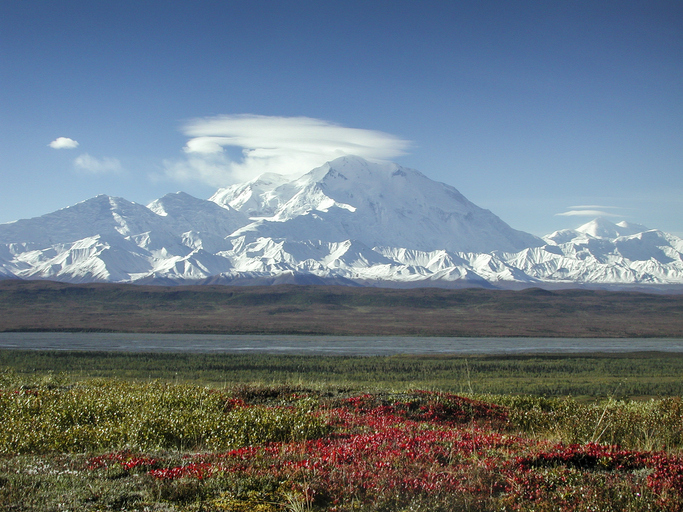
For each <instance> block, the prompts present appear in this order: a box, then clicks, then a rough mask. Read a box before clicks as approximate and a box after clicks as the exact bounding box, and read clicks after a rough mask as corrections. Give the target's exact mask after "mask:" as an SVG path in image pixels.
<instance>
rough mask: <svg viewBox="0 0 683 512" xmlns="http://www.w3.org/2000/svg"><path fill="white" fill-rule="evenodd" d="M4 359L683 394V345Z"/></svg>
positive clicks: (194, 373)
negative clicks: (545, 351) (659, 349)
mask: <svg viewBox="0 0 683 512" xmlns="http://www.w3.org/2000/svg"><path fill="white" fill-rule="evenodd" d="M0 368H13V369H14V370H15V371H16V372H17V373H18V374H20V375H21V376H22V378H25V379H29V380H30V379H33V378H34V377H33V376H34V375H35V379H37V381H36V383H38V384H40V379H44V378H45V375H47V374H48V372H53V374H64V375H63V378H66V379H67V380H82V379H87V378H96V377H107V378H110V377H114V378H120V379H127V380H136V381H139V382H148V381H153V380H161V381H167V382H174V381H178V380H181V381H183V382H187V383H192V384H197V385H202V386H206V385H208V386H211V387H224V386H234V385H240V384H244V383H247V384H258V385H283V384H286V385H305V386H308V387H316V388H319V389H322V388H326V387H333V388H334V387H337V388H346V389H353V390H357V391H361V390H367V389H370V390H385V391H386V390H406V389H435V390H436V389H438V390H441V391H448V392H454V393H492V394H527V395H541V396H549V397H551V396H559V397H562V396H567V395H572V396H575V397H607V396H615V397H619V398H631V397H657V396H683V378H682V377H683V354H675V353H672V354H664V353H633V354H584V355H562V356H558V355H519V356H467V357H461V356H373V357H348V356H330V357H323V356H303V355H302V356H297V355H266V354H250V355H239V354H237V355H235V354H177V353H157V354H148V353H131V352H109V353H95V352H72V351H19V350H2V351H0Z"/></svg>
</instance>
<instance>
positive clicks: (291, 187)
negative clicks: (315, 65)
mask: <svg viewBox="0 0 683 512" xmlns="http://www.w3.org/2000/svg"><path fill="white" fill-rule="evenodd" d="M211 200H212V201H215V202H216V203H218V204H220V205H222V206H230V207H233V208H235V209H237V210H239V211H242V212H244V213H246V214H248V215H249V216H250V217H252V218H254V219H255V221H254V222H253V223H251V224H249V225H247V226H245V227H244V228H242V229H241V230H239V231H238V232H236V233H234V235H235V236H245V237H246V238H247V239H249V240H256V239H258V238H264V237H265V238H286V239H288V240H297V241H305V240H321V241H325V242H342V241H344V240H355V241H358V242H362V243H364V244H365V245H367V246H368V247H377V246H382V247H405V248H409V249H417V250H422V251H433V250H438V249H445V250H448V251H455V252H490V251H494V250H503V251H514V250H521V249H523V248H525V247H530V246H535V245H542V243H543V242H542V241H541V240H539V239H538V238H536V237H534V236H532V235H529V234H528V233H524V232H521V231H516V230H514V229H512V228H511V227H510V226H508V225H507V224H505V223H504V222H503V221H501V220H500V219H499V218H498V217H496V216H495V215H494V214H493V213H491V212H490V211H488V210H484V209H482V208H479V207H478V206H476V205H475V204H473V203H471V202H470V201H468V200H467V199H466V198H465V197H464V196H463V195H462V194H460V192H458V191H457V190H456V189H455V188H453V187H451V186H448V185H445V184H443V183H437V182H435V181H432V180H430V179H429V178H427V177H426V176H424V175H423V174H421V173H419V172H418V171H415V170H412V169H406V168H403V167H400V166H398V165H396V164H377V163H371V162H368V161H366V160H363V159H361V158H359V157H342V158H338V159H337V160H334V161H333V162H329V163H327V164H325V165H323V166H322V167H319V168H317V169H314V170H312V171H311V172H309V173H308V174H306V175H304V176H303V177H301V178H299V179H298V180H295V181H292V182H282V181H279V180H278V179H277V178H275V179H274V178H273V177H272V176H268V177H267V179H265V180H264V178H259V179H257V180H255V181H254V182H250V183H247V184H244V185H238V186H235V187H230V188H227V189H222V190H219V191H218V192H217V193H216V194H215V195H214V196H213V197H212V198H211Z"/></svg>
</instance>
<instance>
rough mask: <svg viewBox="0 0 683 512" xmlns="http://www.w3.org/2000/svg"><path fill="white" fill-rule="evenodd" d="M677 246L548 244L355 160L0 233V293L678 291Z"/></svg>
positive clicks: (568, 240)
mask: <svg viewBox="0 0 683 512" xmlns="http://www.w3.org/2000/svg"><path fill="white" fill-rule="evenodd" d="M682 254H683V241H682V240H681V239H679V238H677V237H675V236H673V235H670V234H667V233H664V232H661V231H657V230H650V229H647V228H646V227H644V226H641V225H638V224H628V223H625V222H620V223H618V224H613V223H612V222H610V221H608V220H605V219H596V220H594V221H592V222H589V223H588V224H585V225H583V226H581V227H579V228H577V229H575V230H562V231H557V232H555V233H552V234H550V235H548V236H546V237H544V238H543V239H541V238H537V237H535V236H533V235H530V234H528V233H524V232H522V231H517V230H515V229H512V228H511V227H510V226H508V225H507V224H506V223H505V222H503V221H502V220H501V219H500V218H498V217H497V216H496V215H494V214H493V213H491V212H490V211H488V210H485V209H482V208H480V207H478V206H476V205H475V204H473V203H472V202H470V201H469V200H467V198H465V197H464V196H463V195H462V194H460V193H459V192H458V191H457V190H456V189H455V188H453V187H451V186H449V185H446V184H443V183H438V182H435V181H432V180H430V179H429V178H427V177H426V176H425V175H423V174H421V173H420V172H418V171H415V170H412V169H407V168H404V167H401V166H399V165H397V164H392V163H374V162H369V161H366V160H364V159H362V158H359V157H355V156H346V157H342V158H338V159H336V160H333V161H331V162H328V163H326V164H325V165H323V166H321V167H318V168H316V169H313V170H311V171H310V172H308V173H306V174H304V175H303V176H301V177H300V178H297V179H291V178H288V177H286V176H282V175H278V174H272V173H271V174H266V175H262V176H260V177H258V178H257V179H254V180H252V181H249V182H246V183H241V184H237V185H232V186H230V187H227V188H223V189H220V190H218V191H217V192H216V193H215V194H214V195H213V196H212V197H211V198H210V199H209V200H203V199H198V198H195V197H192V196H190V195H188V194H185V193H183V192H178V193H177V194H168V195H166V196H164V197H162V198H160V199H158V200H156V201H154V202H152V203H151V204H149V205H148V206H142V205H138V204H135V203H131V202H129V201H126V200H125V199H122V198H114V197H109V196H97V197H95V198H92V199H89V200H87V201H84V202H82V203H79V204H76V205H74V206H71V207H68V208H64V209H62V210H58V211H56V212H53V213H50V214H47V215H43V216H41V217H36V218H33V219H25V220H20V221H16V222H13V223H8V224H2V225H0V279H4V278H21V279H53V280H61V281H69V282H88V281H102V282H136V283H145V282H146V283H159V284H181V283H226V284H228V283H233V284H271V283H280V282H299V283H341V284H349V285H377V286H443V287H460V286H488V287H490V286H496V287H507V288H509V287H512V288H520V287H527V286H577V285H591V286H624V285H628V286H630V287H650V288H652V287H663V286H668V285H683V258H682Z"/></svg>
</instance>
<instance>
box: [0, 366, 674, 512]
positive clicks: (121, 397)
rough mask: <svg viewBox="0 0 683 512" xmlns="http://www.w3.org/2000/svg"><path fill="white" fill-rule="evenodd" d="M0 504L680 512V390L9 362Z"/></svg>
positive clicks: (263, 510) (3, 385)
mask: <svg viewBox="0 0 683 512" xmlns="http://www.w3.org/2000/svg"><path fill="white" fill-rule="evenodd" d="M0 389H2V392H1V393H0V424H1V425H2V429H1V430H0V453H1V454H2V457H1V458H0V509H1V510H39V511H52V510H55V511H56V510H150V511H152V510H159V511H171V510H188V511H189V510H193V511H199V510H202V511H257V512H258V511H260V512H276V511H280V510H291V511H304V510H318V511H330V512H332V511H338V512H341V511H409V510H410V511H420V510H424V511H460V510H480V511H494V510H495V511H502V510H510V511H515V510H520V511H527V510H528V511H531V510H536V511H537V510H548V511H550V510H577V511H578V510H601V511H602V510H619V511H627V510H634V511H635V510H652V511H660V510H661V511H676V510H683V457H682V456H681V455H680V452H681V448H682V447H683V423H682V420H683V401H682V400H681V399H680V398H660V399H650V400H645V401H631V400H616V399H614V398H607V399H603V400H598V401H577V400H574V399H572V398H566V397H565V398H560V397H557V398H543V397H533V396H529V395H470V396H467V397H464V396H460V395H455V394H449V393H444V392H436V391H396V392H391V391H376V392H373V393H359V392H357V391H355V390H349V389H338V388H333V387H327V388H324V389H323V388H320V387H317V388H315V389H313V388H309V387H306V386H302V385H299V386H293V385H277V386H232V387H228V388H222V389H213V388H207V387H201V386H194V385H189V384H174V383H169V382H161V381H154V382H147V383H141V382H132V381H123V380H118V379H95V380H92V379H86V380H81V381H74V380H73V379H72V378H69V376H55V375H54V374H41V373H31V374H20V373H17V372H15V371H13V370H6V371H4V372H2V373H0Z"/></svg>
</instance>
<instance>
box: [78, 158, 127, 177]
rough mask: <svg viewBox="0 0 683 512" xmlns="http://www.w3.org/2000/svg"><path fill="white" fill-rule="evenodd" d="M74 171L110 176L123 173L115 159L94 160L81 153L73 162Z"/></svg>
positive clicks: (119, 163)
mask: <svg viewBox="0 0 683 512" xmlns="http://www.w3.org/2000/svg"><path fill="white" fill-rule="evenodd" d="M74 165H75V166H76V169H78V170H81V171H85V172H88V173H90V174H112V173H119V172H122V171H123V167H122V166H121V162H119V160H118V159H116V158H109V157H104V158H95V157H94V156H90V155H89V154H88V153H83V154H82V155H81V156H79V157H78V158H76V159H75V160H74Z"/></svg>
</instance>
